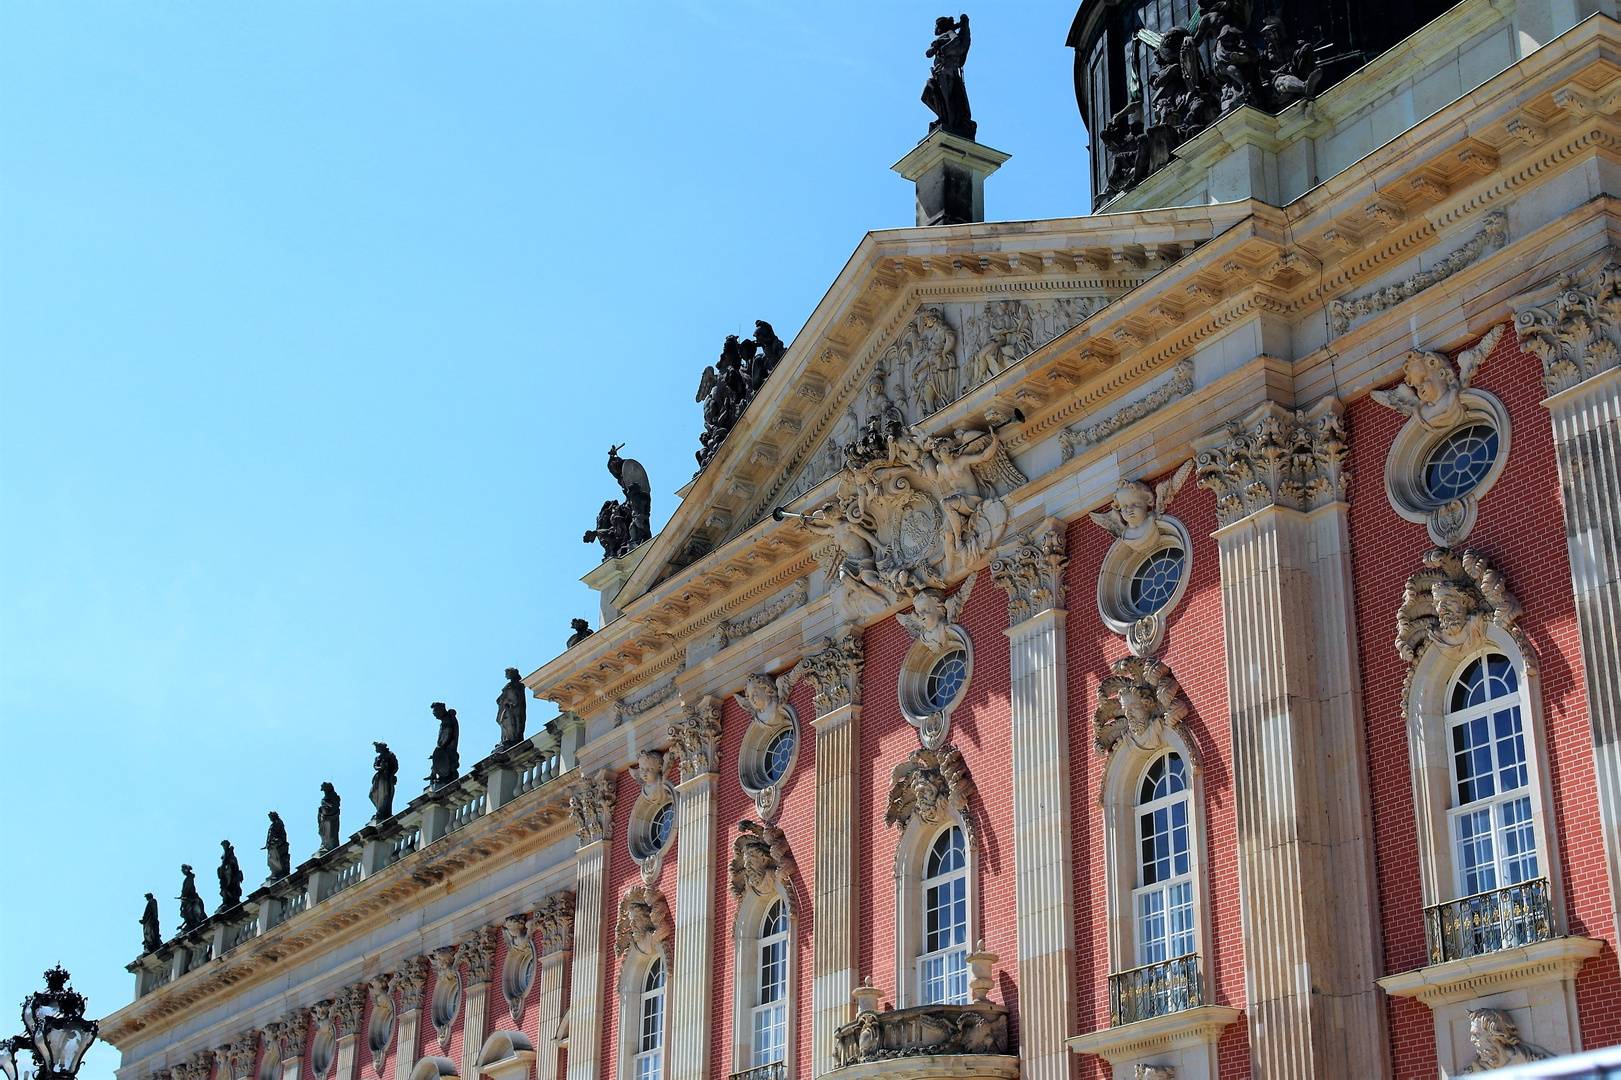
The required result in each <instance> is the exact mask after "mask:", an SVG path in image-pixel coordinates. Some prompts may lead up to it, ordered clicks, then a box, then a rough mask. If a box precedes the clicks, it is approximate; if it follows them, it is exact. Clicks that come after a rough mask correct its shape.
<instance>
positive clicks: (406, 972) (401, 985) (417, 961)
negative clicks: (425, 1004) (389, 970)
mask: <svg viewBox="0 0 1621 1080" xmlns="http://www.w3.org/2000/svg"><path fill="white" fill-rule="evenodd" d="M427 987H428V958H427V957H425V956H413V957H411V959H409V960H407V961H406V962H405V966H404V967H402V968H400V970H399V972H398V973H397V974H395V976H394V988H395V989H396V990H398V991H399V992H400V1011H401V1012H402V1013H408V1012H415V1011H417V1010H418V1009H420V1008H422V996H423V993H424V992H425V991H426V990H427Z"/></svg>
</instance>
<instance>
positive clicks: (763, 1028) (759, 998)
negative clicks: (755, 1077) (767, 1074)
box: [750, 900, 788, 1068]
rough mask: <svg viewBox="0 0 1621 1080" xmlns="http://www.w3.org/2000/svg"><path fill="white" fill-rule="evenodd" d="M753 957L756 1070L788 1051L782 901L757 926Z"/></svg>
mask: <svg viewBox="0 0 1621 1080" xmlns="http://www.w3.org/2000/svg"><path fill="white" fill-rule="evenodd" d="M756 956H757V960H758V966H757V970H756V981H755V986H756V987H757V991H756V994H755V998H756V1000H755V1005H754V1023H753V1032H754V1034H753V1039H752V1044H751V1046H752V1049H751V1054H750V1057H751V1061H750V1064H751V1065H752V1066H753V1067H756V1068H757V1067H759V1066H761V1065H771V1064H773V1063H775V1062H778V1061H782V1060H783V1059H784V1058H785V1057H786V1056H787V1051H788V910H787V907H786V906H785V905H784V904H783V902H782V901H781V900H775V901H772V904H771V910H770V911H767V912H766V915H765V918H764V919H763V920H762V921H761V923H760V939H759V943H758V945H757V949H756Z"/></svg>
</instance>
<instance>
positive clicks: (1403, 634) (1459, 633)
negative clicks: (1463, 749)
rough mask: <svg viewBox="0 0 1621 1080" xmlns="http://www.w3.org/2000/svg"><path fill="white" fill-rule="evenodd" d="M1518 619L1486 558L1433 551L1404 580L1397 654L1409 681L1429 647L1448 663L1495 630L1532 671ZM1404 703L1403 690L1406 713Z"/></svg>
mask: <svg viewBox="0 0 1621 1080" xmlns="http://www.w3.org/2000/svg"><path fill="white" fill-rule="evenodd" d="M1519 617H1520V604H1519V601H1517V600H1515V599H1514V596H1513V594H1512V593H1510V592H1509V591H1508V583H1507V582H1506V581H1505V580H1504V579H1503V575H1502V572H1501V571H1499V570H1496V569H1493V567H1492V565H1491V563H1489V562H1488V561H1487V559H1486V556H1485V555H1484V554H1482V553H1481V552H1478V551H1471V550H1464V551H1455V550H1452V549H1450V548H1435V549H1433V550H1431V551H1430V552H1428V553H1427V554H1426V555H1425V556H1424V569H1423V570H1420V571H1419V572H1418V573H1416V574H1414V575H1413V576H1412V577H1410V578H1408V579H1407V588H1406V590H1405V591H1404V592H1403V593H1402V603H1401V609H1400V610H1399V611H1398V612H1397V613H1396V651H1397V652H1399V653H1400V654H1401V658H1402V659H1403V660H1405V661H1407V667H1408V679H1409V680H1410V679H1411V678H1412V670H1413V667H1414V666H1415V665H1416V664H1417V663H1418V662H1419V660H1420V659H1422V658H1423V656H1424V653H1425V651H1426V650H1428V649H1429V648H1431V647H1432V646H1433V647H1435V648H1437V649H1439V650H1440V651H1441V655H1443V656H1445V657H1447V658H1448V659H1450V660H1461V659H1463V658H1464V657H1466V656H1468V655H1469V654H1470V653H1471V652H1473V651H1474V650H1476V649H1478V648H1480V647H1481V646H1482V645H1484V644H1485V643H1486V641H1487V635H1486V628H1487V627H1488V626H1496V627H1498V628H1500V629H1501V630H1503V631H1504V632H1505V633H1507V634H1508V635H1509V637H1511V638H1512V639H1513V640H1514V643H1515V644H1516V645H1518V646H1519V649H1520V652H1521V654H1522V655H1523V657H1524V658H1525V663H1526V666H1527V668H1528V669H1529V670H1530V671H1532V672H1534V671H1535V670H1536V666H1537V658H1536V652H1535V651H1534V650H1533V649H1532V647H1531V642H1530V640H1529V639H1528V638H1527V637H1526V636H1525V632H1524V631H1523V630H1521V629H1520V626H1519ZM1407 699H1408V694H1407V693H1406V692H1405V688H1404V692H1403V694H1402V703H1403V704H1402V709H1403V711H1404V712H1405V710H1406V708H1407V705H1406V702H1407Z"/></svg>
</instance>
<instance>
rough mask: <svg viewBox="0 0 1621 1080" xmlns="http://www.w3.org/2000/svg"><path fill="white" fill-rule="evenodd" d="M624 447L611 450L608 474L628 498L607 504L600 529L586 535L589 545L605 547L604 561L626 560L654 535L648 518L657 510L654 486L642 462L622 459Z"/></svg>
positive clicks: (600, 514)
mask: <svg viewBox="0 0 1621 1080" xmlns="http://www.w3.org/2000/svg"><path fill="white" fill-rule="evenodd" d="M624 445H625V444H624V443H620V444H619V445H618V446H610V447H609V448H608V471H609V472H610V473H612V474H613V478H614V479H615V480H617V481H618V482H619V490H620V492H621V493H622V494H623V495H624V498H623V499H609V500H607V501H606V502H604V503H603V504H602V509H601V510H598V511H597V527H596V528H595V529H591V530H589V531H587V532H586V534H585V543H587V544H601V545H602V557H603V558H604V559H622V558H624V557H625V556H626V555H629V554H630V553H631V552H632V551H635V550H636V549H637V548H638V547H640V546H641V545H642V544H643V543H644V542H646V541H647V540H649V539H651V538H652V536H653V528H652V525H651V523H650V521H649V517H648V515H649V514H650V513H651V512H652V509H653V494H652V492H653V486H652V483H651V482H650V481H649V480H648V479H647V470H646V469H644V468H642V463H641V462H639V461H637V460H636V459H635V458H622V457H620V456H619V451H620V450H621V449H623V448H624Z"/></svg>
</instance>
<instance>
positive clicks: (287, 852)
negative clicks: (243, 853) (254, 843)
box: [264, 810, 293, 881]
mask: <svg viewBox="0 0 1621 1080" xmlns="http://www.w3.org/2000/svg"><path fill="white" fill-rule="evenodd" d="M264 851H265V862H266V863H268V864H269V868H270V877H269V879H268V880H270V881H280V880H281V879H282V878H284V877H286V876H287V875H288V874H290V873H292V872H293V858H292V845H291V844H289V843H288V842H287V826H286V825H285V824H283V823H282V820H281V815H280V814H278V813H276V812H275V811H274V810H272V811H270V831H269V832H267V833H266V834H265V846H264Z"/></svg>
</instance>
